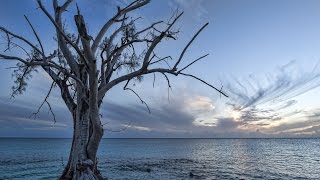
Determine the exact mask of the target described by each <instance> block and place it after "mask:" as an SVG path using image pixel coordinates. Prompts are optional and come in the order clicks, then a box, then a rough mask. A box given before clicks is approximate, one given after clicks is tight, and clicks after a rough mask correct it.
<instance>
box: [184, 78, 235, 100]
mask: <svg viewBox="0 0 320 180" xmlns="http://www.w3.org/2000/svg"><path fill="white" fill-rule="evenodd" d="M179 74H181V75H184V76H189V77H192V78H194V79H196V80H199V81H201V82H202V83H204V84H206V85H207V86H210V87H211V88H213V89H214V90H216V91H218V92H219V93H220V94H222V95H224V96H225V97H229V96H228V95H227V94H225V93H224V92H222V91H221V90H222V89H221V90H220V89H217V88H216V87H214V86H212V85H211V84H209V83H207V82H205V81H204V80H202V79H200V78H198V77H196V76H194V75H192V74H186V73H181V72H180V73H179Z"/></svg>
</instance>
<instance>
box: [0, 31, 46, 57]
mask: <svg viewBox="0 0 320 180" xmlns="http://www.w3.org/2000/svg"><path fill="white" fill-rule="evenodd" d="M0 30H1V31H3V32H5V33H6V34H8V35H11V36H13V37H15V38H17V39H19V40H21V41H23V42H25V43H26V44H28V45H29V46H30V47H32V49H34V50H36V51H38V52H39V53H40V54H41V55H42V56H45V55H44V54H43V53H42V51H41V50H39V49H38V48H37V47H36V46H35V45H33V44H32V43H31V42H30V41H28V40H27V39H25V38H24V37H22V36H19V35H17V34H15V33H13V32H11V31H9V30H7V29H6V28H4V27H1V26H0Z"/></svg>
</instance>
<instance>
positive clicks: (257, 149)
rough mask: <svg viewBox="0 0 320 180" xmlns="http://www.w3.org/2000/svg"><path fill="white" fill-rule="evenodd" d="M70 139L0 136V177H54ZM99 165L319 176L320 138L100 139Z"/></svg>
mask: <svg viewBox="0 0 320 180" xmlns="http://www.w3.org/2000/svg"><path fill="white" fill-rule="evenodd" d="M70 144H71V139H0V153H1V155H0V179H57V177H58V176H59V174H60V173H61V172H62V170H63V166H64V165H65V164H66V163H67V157H68V153H69V148H70ZM99 165H100V170H101V171H102V173H103V175H104V176H106V177H108V178H109V179H320V139H104V140H103V141H102V144H101V146H100V151H99ZM190 172H192V174H193V175H194V176H193V177H190V176H189V175H190Z"/></svg>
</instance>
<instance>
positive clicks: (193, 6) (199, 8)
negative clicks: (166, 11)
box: [168, 0, 209, 21]
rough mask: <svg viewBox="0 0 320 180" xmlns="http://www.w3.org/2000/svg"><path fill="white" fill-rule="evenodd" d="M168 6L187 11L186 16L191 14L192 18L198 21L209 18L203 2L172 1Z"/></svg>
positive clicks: (196, 0)
mask: <svg viewBox="0 0 320 180" xmlns="http://www.w3.org/2000/svg"><path fill="white" fill-rule="evenodd" d="M168 5H169V7H171V8H172V9H180V10H182V11H186V12H187V13H186V14H191V15H192V16H191V17H192V18H193V19H194V20H197V21H199V20H203V19H207V18H208V14H209V13H208V10H207V9H206V8H205V5H204V1H203V0H188V1H185V0H172V1H168Z"/></svg>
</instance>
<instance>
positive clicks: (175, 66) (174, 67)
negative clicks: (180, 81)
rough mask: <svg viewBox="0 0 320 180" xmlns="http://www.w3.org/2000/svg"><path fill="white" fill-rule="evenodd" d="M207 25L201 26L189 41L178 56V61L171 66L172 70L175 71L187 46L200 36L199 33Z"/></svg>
mask: <svg viewBox="0 0 320 180" xmlns="http://www.w3.org/2000/svg"><path fill="white" fill-rule="evenodd" d="M208 24H209V23H206V24H205V25H203V26H202V27H201V28H200V29H199V30H198V32H197V33H196V34H195V35H194V36H193V37H192V39H191V40H190V41H189V43H188V44H187V45H186V46H185V47H184V49H183V50H182V52H181V54H180V57H179V59H178V61H177V62H176V64H175V65H174V66H173V69H174V70H176V69H177V66H178V64H179V63H180V61H181V59H182V58H183V56H184V53H185V52H186V51H187V49H188V48H189V46H190V45H191V43H192V42H193V41H194V40H195V39H196V37H197V36H198V35H199V34H200V32H201V31H202V30H203V29H204V28H205V27H206V26H208Z"/></svg>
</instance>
